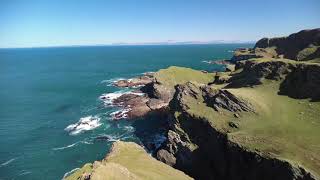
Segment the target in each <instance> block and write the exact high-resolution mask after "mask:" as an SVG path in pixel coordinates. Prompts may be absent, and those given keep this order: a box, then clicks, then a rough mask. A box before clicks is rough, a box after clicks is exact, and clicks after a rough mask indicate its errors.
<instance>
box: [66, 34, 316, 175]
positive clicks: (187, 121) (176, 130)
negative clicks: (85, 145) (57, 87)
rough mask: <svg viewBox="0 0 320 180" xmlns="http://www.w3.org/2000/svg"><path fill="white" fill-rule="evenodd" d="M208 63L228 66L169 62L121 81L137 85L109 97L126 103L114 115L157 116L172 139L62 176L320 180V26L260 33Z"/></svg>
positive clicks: (116, 151) (117, 149)
mask: <svg viewBox="0 0 320 180" xmlns="http://www.w3.org/2000/svg"><path fill="white" fill-rule="evenodd" d="M211 63H217V64H219V65H221V66H224V67H225V69H226V71H224V72H207V71H199V70H193V69H190V68H186V67H176V66H171V67H169V68H167V69H161V70H159V71H157V72H155V73H146V74H144V75H142V76H140V77H136V78H133V79H128V80H120V81H117V82H115V83H114V86H118V87H123V88H126V87H140V88H139V89H138V90H136V91H135V92H133V93H127V94H123V95H122V96H120V97H117V98H116V99H112V103H113V104H114V105H117V106H121V107H123V108H124V111H120V112H117V113H115V114H114V115H113V117H114V119H115V120H121V119H135V118H137V117H142V116H156V117H159V119H161V120H163V121H165V122H166V127H165V128H166V139H165V140H163V141H161V143H160V145H156V144H144V148H143V147H141V146H139V145H137V144H135V143H132V142H122V141H118V142H115V143H114V144H113V147H112V149H111V151H110V153H109V154H108V155H107V156H106V158H105V159H103V160H101V161H96V162H94V163H88V164H85V165H84V166H83V167H82V168H80V169H77V170H75V171H74V172H72V173H70V174H68V175H66V176H65V177H64V179H67V180H76V179H77V180H78V179H82V180H85V179H86V180H87V179H93V180H94V179H201V180H202V179H231V180H238V179H246V180H251V179H252V180H257V179H262V180H263V179H265V180H270V179H274V180H276V179H279V180H286V179H288V180H291V179H319V178H320V118H319V117H320V29H312V30H303V31H300V32H297V33H294V34H291V35H289V36H288V37H280V38H263V39H261V40H259V41H258V42H257V43H256V44H255V46H254V47H253V48H239V49H236V50H235V51H234V55H233V57H232V58H231V59H229V60H223V61H216V62H215V61H210V62H209V64H208V66H210V64H211ZM101 98H102V99H108V98H109V97H103V96H102V97H101ZM160 117H161V118H160ZM146 150H148V151H149V152H152V155H153V157H151V156H149V155H148V153H147V151H146ZM102 151H103V150H102Z"/></svg>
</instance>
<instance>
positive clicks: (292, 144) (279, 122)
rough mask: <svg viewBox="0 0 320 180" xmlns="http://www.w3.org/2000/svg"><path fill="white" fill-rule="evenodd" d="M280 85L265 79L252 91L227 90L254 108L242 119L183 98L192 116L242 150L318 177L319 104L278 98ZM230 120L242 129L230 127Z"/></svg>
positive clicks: (198, 100) (195, 100)
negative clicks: (293, 165) (304, 170)
mask: <svg viewBox="0 0 320 180" xmlns="http://www.w3.org/2000/svg"><path fill="white" fill-rule="evenodd" d="M280 83H281V82H279V81H271V80H264V83H263V84H262V85H258V86H254V87H253V88H251V87H247V88H245V87H244V88H237V89H228V90H229V91H230V92H231V93H233V94H234V95H236V96H237V97H240V98H242V99H244V100H246V101H248V102H250V103H251V104H252V105H253V106H254V107H255V111H256V112H255V113H249V112H242V113H240V117H239V118H235V117H234V116H233V115H234V113H232V112H229V111H224V110H223V111H221V112H217V111H215V110H214V109H212V108H210V107H208V106H207V105H206V104H205V103H204V102H203V101H204V100H203V98H202V96H201V95H200V96H199V97H197V99H196V98H193V97H191V96H188V95H186V96H183V103H184V104H186V105H187V106H188V107H189V108H190V109H188V110H187V112H188V113H189V114H192V116H193V117H199V118H205V119H206V120H208V121H209V122H210V124H211V126H212V127H214V128H215V129H217V130H219V131H220V132H223V133H227V134H228V138H229V140H231V141H233V142H235V143H238V144H240V145H241V146H242V147H245V148H248V149H251V150H253V151H260V152H261V153H263V154H265V155H268V156H272V157H277V158H280V159H284V160H288V161H290V162H292V163H297V164H299V165H302V166H303V167H305V168H307V169H309V170H311V171H312V172H314V174H315V175H316V176H319V174H320V172H319V170H320V118H319V117H320V102H310V100H309V99H293V98H290V97H288V96H283V95H278V94H277V93H278V90H279V85H280ZM212 86H213V87H216V86H215V85H212ZM213 89H214V88H213ZM231 121H232V122H235V123H236V124H238V125H239V128H231V127H230V126H229V124H228V123H229V122H231Z"/></svg>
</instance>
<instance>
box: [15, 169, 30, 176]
mask: <svg viewBox="0 0 320 180" xmlns="http://www.w3.org/2000/svg"><path fill="white" fill-rule="evenodd" d="M31 173H32V172H31V171H26V170H22V171H21V173H20V174H19V175H18V176H23V175H27V174H31Z"/></svg>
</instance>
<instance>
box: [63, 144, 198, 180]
mask: <svg viewBox="0 0 320 180" xmlns="http://www.w3.org/2000/svg"><path fill="white" fill-rule="evenodd" d="M87 167H88V166H84V167H83V168H85V170H83V168H81V169H80V170H78V171H76V172H75V173H74V174H72V175H71V176H69V177H67V178H66V179H68V180H74V179H77V178H78V177H81V175H82V172H84V171H85V172H90V171H92V172H93V173H92V175H91V179H93V180H95V179H96V180H98V179H119V180H122V179H159V180H160V179H168V180H170V179H172V180H173V179H175V180H179V179H181V180H182V179H192V178H190V177H189V176H187V175H185V174H184V173H183V172H181V171H178V170H176V169H174V168H172V167H170V166H168V165H166V164H164V163H162V162H160V161H157V160H156V159H154V158H152V157H151V156H150V155H149V154H147V152H146V151H145V150H144V149H143V148H142V147H141V146H139V145H137V144H135V143H131V142H121V141H118V142H115V143H114V144H113V147H112V150H111V152H110V153H109V155H108V156H107V158H106V159H105V160H103V161H102V162H96V163H95V164H94V168H93V169H90V168H89V170H88V169H87ZM79 175H80V176H79Z"/></svg>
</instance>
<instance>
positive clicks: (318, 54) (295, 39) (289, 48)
mask: <svg viewBox="0 0 320 180" xmlns="http://www.w3.org/2000/svg"><path fill="white" fill-rule="evenodd" d="M259 57H272V58H286V59H292V60H297V61H308V60H313V59H317V58H320V29H312V30H303V31H300V32H297V33H294V34H291V35H289V36H288V37H279V38H263V39H260V40H259V41H258V42H257V43H256V44H255V46H254V48H253V49H239V50H237V51H236V52H235V56H234V58H233V59H234V60H245V59H250V58H259Z"/></svg>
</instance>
